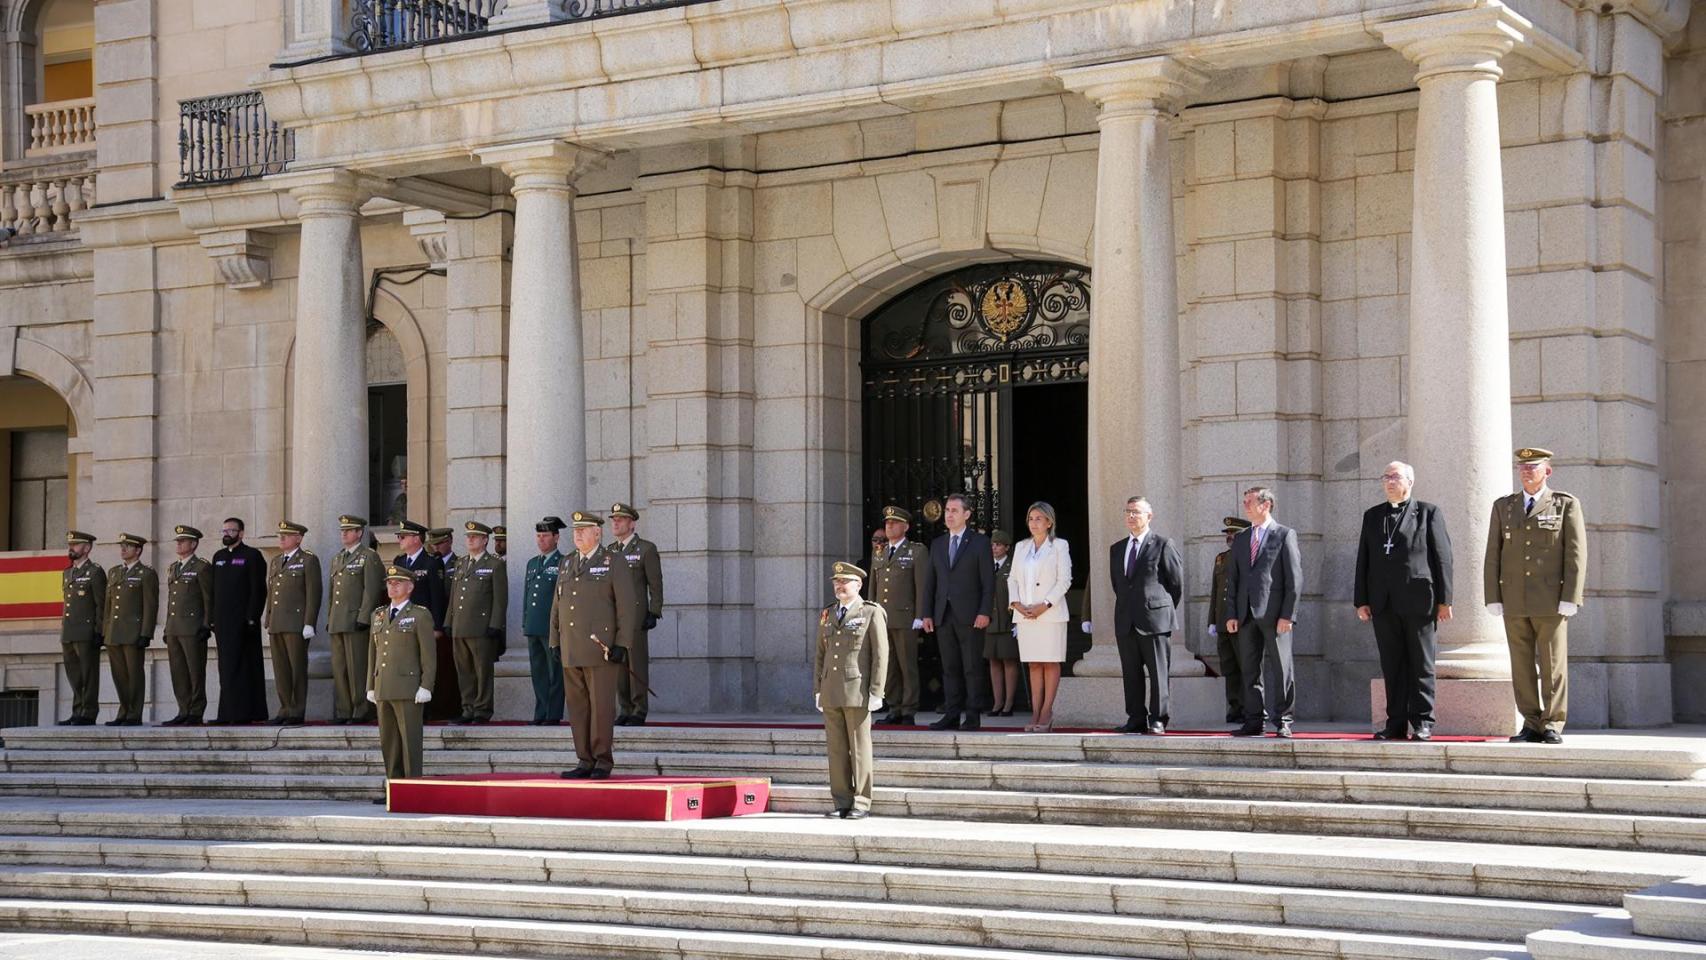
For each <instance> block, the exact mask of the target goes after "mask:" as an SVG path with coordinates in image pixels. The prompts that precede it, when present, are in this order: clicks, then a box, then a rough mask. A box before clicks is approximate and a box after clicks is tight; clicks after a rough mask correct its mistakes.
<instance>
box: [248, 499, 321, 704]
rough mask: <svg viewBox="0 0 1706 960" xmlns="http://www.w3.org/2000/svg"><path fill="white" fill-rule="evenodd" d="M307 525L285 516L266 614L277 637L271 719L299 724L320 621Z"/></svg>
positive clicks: (266, 622) (315, 562)
mask: <svg viewBox="0 0 1706 960" xmlns="http://www.w3.org/2000/svg"><path fill="white" fill-rule="evenodd" d="M307 533H308V528H307V527H305V526H303V525H302V524H300V523H292V522H291V521H289V520H283V521H280V522H279V525H278V547H279V554H278V556H276V557H273V558H272V563H271V564H270V565H268V567H267V605H266V609H265V610H263V611H262V613H261V617H262V621H263V623H264V626H265V628H266V631H267V634H268V635H269V636H271V637H272V679H273V688H274V689H275V690H276V691H277V692H278V716H276V717H273V718H272V722H273V723H275V724H278V725H280V726H288V727H299V726H301V725H302V724H303V722H304V719H305V717H306V716H307V713H308V641H310V640H313V639H314V625H315V624H316V623H319V622H320V591H321V585H322V582H323V581H322V580H321V579H320V558H319V557H317V556H315V555H314V554H312V553H309V552H308V551H307V550H305V549H303V547H302V537H303V536H304V535H305V534H307Z"/></svg>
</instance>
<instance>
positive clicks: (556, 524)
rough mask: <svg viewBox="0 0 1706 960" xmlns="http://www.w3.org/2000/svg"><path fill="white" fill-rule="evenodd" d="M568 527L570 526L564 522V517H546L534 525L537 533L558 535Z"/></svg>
mask: <svg viewBox="0 0 1706 960" xmlns="http://www.w3.org/2000/svg"><path fill="white" fill-rule="evenodd" d="M566 526H568V524H566V523H564V522H563V518H562V517H546V518H545V519H543V520H541V521H539V522H538V523H536V524H534V525H533V530H534V532H535V533H556V532H557V531H558V530H561V529H563V528H564V527H566Z"/></svg>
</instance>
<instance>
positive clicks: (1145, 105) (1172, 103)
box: [1060, 57, 1208, 115]
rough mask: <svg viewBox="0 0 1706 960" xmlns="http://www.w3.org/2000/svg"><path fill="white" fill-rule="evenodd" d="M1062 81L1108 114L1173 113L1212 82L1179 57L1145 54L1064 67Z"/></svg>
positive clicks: (1061, 75) (1067, 87) (1061, 74)
mask: <svg viewBox="0 0 1706 960" xmlns="http://www.w3.org/2000/svg"><path fill="white" fill-rule="evenodd" d="M1060 81H1061V83H1062V84H1064V85H1065V86H1066V89H1068V90H1072V91H1075V92H1077V93H1082V94H1083V95H1084V96H1086V97H1088V98H1089V99H1090V100H1092V101H1094V102H1095V103H1096V105H1097V106H1099V107H1101V108H1102V113H1103V114H1104V115H1107V114H1109V113H1124V112H1128V111H1134V110H1135V111H1144V110H1149V111H1166V112H1169V113H1171V112H1172V111H1174V110H1175V109H1177V108H1178V107H1179V105H1180V101H1182V100H1183V99H1184V98H1185V97H1187V96H1189V95H1190V94H1191V93H1192V92H1193V91H1196V90H1199V89H1201V88H1202V86H1203V85H1204V84H1206V83H1207V82H1208V75H1207V74H1205V73H1203V72H1202V71H1201V70H1198V69H1196V68H1194V67H1191V66H1189V65H1187V64H1186V63H1185V62H1184V61H1183V60H1181V59H1179V58H1178V57H1144V58H1143V59H1141V60H1121V61H1119V62H1117V63H1098V64H1096V65H1095V66H1090V67H1074V68H1072V69H1069V70H1062V71H1061V72H1060Z"/></svg>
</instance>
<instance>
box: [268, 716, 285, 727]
mask: <svg viewBox="0 0 1706 960" xmlns="http://www.w3.org/2000/svg"><path fill="white" fill-rule="evenodd" d="M289 722H290V718H289V717H273V718H272V719H270V720H268V721H267V723H270V724H272V725H273V726H275V727H282V726H284V725H285V724H286V723H289Z"/></svg>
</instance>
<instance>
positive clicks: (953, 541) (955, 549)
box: [948, 533, 960, 566]
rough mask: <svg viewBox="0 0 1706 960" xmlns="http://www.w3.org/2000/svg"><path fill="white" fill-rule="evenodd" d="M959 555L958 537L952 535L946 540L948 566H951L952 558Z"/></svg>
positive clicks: (957, 535)
mask: <svg viewBox="0 0 1706 960" xmlns="http://www.w3.org/2000/svg"><path fill="white" fill-rule="evenodd" d="M959 555H960V535H959V534H957V533H956V534H954V535H953V536H952V537H949V538H948V564H949V565H950V566H951V565H952V564H953V562H954V558H955V557H958V556H959Z"/></svg>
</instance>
